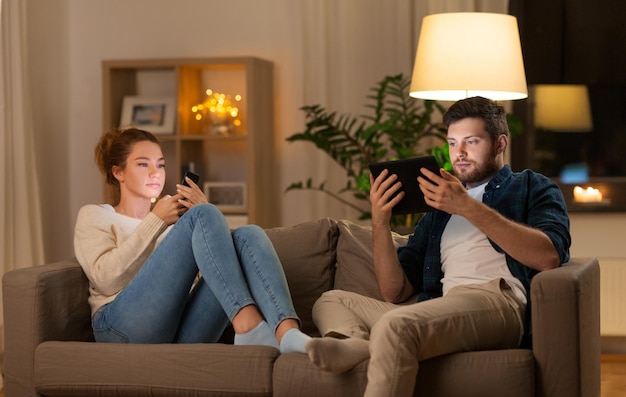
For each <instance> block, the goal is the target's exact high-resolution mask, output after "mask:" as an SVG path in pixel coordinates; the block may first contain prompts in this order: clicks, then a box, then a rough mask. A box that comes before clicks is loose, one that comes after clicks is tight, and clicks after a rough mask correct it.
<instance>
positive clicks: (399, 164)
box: [369, 156, 439, 215]
mask: <svg viewBox="0 0 626 397" xmlns="http://www.w3.org/2000/svg"><path fill="white" fill-rule="evenodd" d="M421 168H426V169H428V170H430V171H432V172H434V173H435V174H437V175H439V165H438V164H437V160H435V158H434V157H433V156H420V157H413V158H410V159H402V160H393V161H383V162H380V163H373V164H370V165H369V169H370V172H371V173H372V175H373V176H374V179H375V178H376V177H377V176H378V175H380V173H381V172H383V170H385V169H387V170H389V175H392V174H396V175H398V180H399V181H400V182H402V187H401V188H400V190H399V191H398V192H400V191H404V197H403V198H402V200H400V202H399V203H398V204H396V206H395V207H393V209H392V210H391V213H392V214H393V215H403V214H417V213H421V212H428V211H434V210H435V209H434V208H433V207H431V206H429V205H428V204H426V202H425V201H424V194H422V191H421V190H420V188H419V184H418V183H417V177H418V176H420V175H421V176H423V175H422V173H421V172H420V169H421ZM426 179H428V178H426ZM396 194H397V193H396ZM394 197H395V195H394Z"/></svg>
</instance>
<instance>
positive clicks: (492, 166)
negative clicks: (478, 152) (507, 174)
mask: <svg viewBox="0 0 626 397" xmlns="http://www.w3.org/2000/svg"><path fill="white" fill-rule="evenodd" d="M465 161H467V160H465ZM469 162H470V163H471V164H472V165H473V168H472V169H471V170H470V171H468V172H464V173H461V172H459V171H458V170H457V169H456V167H453V168H454V175H455V176H456V177H457V178H459V180H460V181H461V182H463V183H464V184H468V185H477V184H478V183H479V182H484V181H486V180H488V179H491V178H492V177H493V176H494V175H495V174H496V173H497V172H498V171H500V167H499V166H498V163H497V162H496V154H495V150H494V153H493V155H492V156H489V158H487V159H486V160H485V162H484V163H483V164H480V165H479V164H476V162H475V161H473V160H470V161H469Z"/></svg>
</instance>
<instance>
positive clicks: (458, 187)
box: [417, 168, 475, 215]
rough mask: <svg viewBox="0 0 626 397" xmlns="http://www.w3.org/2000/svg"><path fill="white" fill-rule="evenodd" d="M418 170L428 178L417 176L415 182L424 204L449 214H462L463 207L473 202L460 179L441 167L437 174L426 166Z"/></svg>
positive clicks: (465, 207) (466, 207)
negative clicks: (417, 184) (422, 194)
mask: <svg viewBox="0 0 626 397" xmlns="http://www.w3.org/2000/svg"><path fill="white" fill-rule="evenodd" d="M420 172H421V173H422V174H423V175H424V176H425V177H426V178H428V179H430V181H429V180H428V179H426V178H424V177H422V176H419V177H418V178H417V182H418V183H419V187H420V190H421V191H422V193H424V200H425V201H426V204H428V205H430V206H431V207H433V208H435V209H438V210H440V211H444V212H447V213H449V214H457V215H463V213H464V211H465V209H468V208H469V206H471V205H472V204H475V200H474V199H472V198H471V197H470V195H469V194H467V190H466V189H465V186H463V184H462V183H461V181H460V180H459V179H458V178H457V177H455V176H454V175H452V174H450V173H449V172H448V171H446V170H444V169H443V168H441V169H439V175H437V174H435V173H433V172H431V171H429V170H428V169H426V168H422V169H420ZM431 181H432V182H431ZM433 182H434V183H433Z"/></svg>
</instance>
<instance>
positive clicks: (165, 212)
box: [152, 194, 187, 226]
mask: <svg viewBox="0 0 626 397" xmlns="http://www.w3.org/2000/svg"><path fill="white" fill-rule="evenodd" d="M182 198H183V196H182V195H180V194H175V195H174V196H170V195H169V194H168V195H166V196H163V198H161V199H160V200H159V201H157V202H156V204H155V205H154V208H152V212H153V213H154V215H156V216H158V217H159V218H161V219H162V220H163V222H165V224H166V225H168V226H169V225H172V224H174V223H176V221H177V220H178V219H179V218H180V217H181V215H182V214H184V213H185V212H186V211H187V208H186V207H184V206H182V205H181V204H180V200H181V199H182Z"/></svg>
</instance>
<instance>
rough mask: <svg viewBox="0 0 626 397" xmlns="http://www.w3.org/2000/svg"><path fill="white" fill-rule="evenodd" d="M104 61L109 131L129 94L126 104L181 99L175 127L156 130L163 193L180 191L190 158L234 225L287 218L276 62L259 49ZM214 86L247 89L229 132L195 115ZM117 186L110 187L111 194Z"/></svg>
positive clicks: (265, 224)
mask: <svg viewBox="0 0 626 397" xmlns="http://www.w3.org/2000/svg"><path fill="white" fill-rule="evenodd" d="M102 68H103V107H104V108H103V118H104V130H105V131H108V130H111V129H113V128H117V127H119V126H120V125H121V124H123V123H122V121H121V117H122V113H123V108H124V106H125V98H127V99H126V107H128V103H129V102H130V100H132V101H133V102H134V103H135V104H141V103H142V101H145V102H146V103H150V101H151V100H154V99H155V98H165V99H168V100H171V106H175V110H174V115H175V117H174V118H175V120H174V122H173V123H172V126H171V128H167V129H166V131H165V132H161V133H159V134H158V135H157V137H158V138H159V140H160V141H161V144H162V146H163V152H164V155H165V159H166V167H167V182H166V186H165V189H164V194H167V193H170V194H171V193H175V184H176V183H179V182H180V180H181V178H182V175H183V170H184V169H186V168H188V167H190V166H191V167H192V168H194V169H195V172H196V173H198V174H200V186H201V187H204V186H205V183H207V182H208V183H209V184H211V186H212V189H213V190H214V191H215V192H219V193H218V194H215V193H213V194H212V195H213V198H212V197H211V195H210V196H209V199H210V201H214V200H222V201H220V202H218V203H217V204H219V205H218V206H219V207H220V208H221V209H222V212H224V214H225V215H227V218H228V219H229V222H230V223H231V226H232V225H238V224H242V223H254V224H258V225H260V226H262V227H273V226H277V225H278V224H279V223H280V220H279V212H278V208H277V207H278V205H277V192H276V185H275V181H276V179H277V178H276V175H277V172H276V164H275V162H274V158H275V156H274V120H273V119H274V104H273V102H274V94H273V88H274V84H273V64H272V63H271V62H269V61H266V60H262V59H259V58H253V57H232V58H183V59H139V60H105V61H103V63H102ZM207 89H211V90H213V92H214V93H222V94H225V95H230V96H231V97H233V98H234V96H235V95H240V96H241V99H240V100H239V101H237V103H236V105H237V107H238V108H239V114H238V120H239V121H240V123H241V124H240V125H239V126H237V127H234V128H233V129H232V130H230V131H229V132H228V133H224V131H223V130H219V131H218V129H216V128H215V123H213V124H210V123H207V117H204V118H203V119H202V120H197V119H196V116H197V113H194V112H193V111H192V107H193V106H194V105H197V104H200V103H203V102H204V101H205V99H206V98H207V94H206V93H205V91H206V90H207ZM233 101H234V100H233ZM124 124H125V123H124ZM138 127H139V128H144V127H142V126H141V125H138ZM144 129H146V130H148V131H150V128H149V126H148V127H145V128H144ZM155 135H156V134H155ZM213 190H212V191H213ZM111 193H112V192H111V191H110V190H109V189H108V188H107V189H106V190H105V200H107V202H110V201H111ZM216 197H217V198H216Z"/></svg>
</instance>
